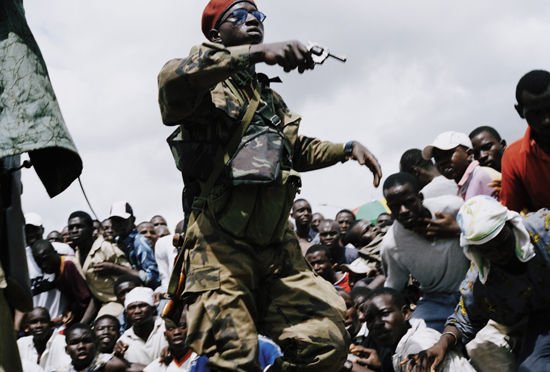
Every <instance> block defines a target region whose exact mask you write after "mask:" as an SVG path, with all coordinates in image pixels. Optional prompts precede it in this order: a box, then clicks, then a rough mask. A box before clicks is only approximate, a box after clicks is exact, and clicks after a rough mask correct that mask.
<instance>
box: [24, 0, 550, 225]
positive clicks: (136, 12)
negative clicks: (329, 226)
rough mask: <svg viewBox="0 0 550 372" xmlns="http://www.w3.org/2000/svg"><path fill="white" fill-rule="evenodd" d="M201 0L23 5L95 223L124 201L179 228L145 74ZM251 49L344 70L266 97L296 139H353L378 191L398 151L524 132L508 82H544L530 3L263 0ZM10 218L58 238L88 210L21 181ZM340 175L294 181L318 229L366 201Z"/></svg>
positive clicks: (321, 73)
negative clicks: (376, 170)
mask: <svg viewBox="0 0 550 372" xmlns="http://www.w3.org/2000/svg"><path fill="white" fill-rule="evenodd" d="M205 4H206V1H205V0H178V1H175V0H157V1H142V0H116V1H112V0H111V1H106V0H94V1H81V0H48V1H37V0H35V1H29V0H27V1H25V7H26V15H27V20H28V23H29V26H30V28H31V30H32V31H33V33H34V36H35V38H36V40H37V42H38V44H39V46H40V48H41V50H42V53H43V55H44V58H45V60H46V64H47V66H48V69H49V73H50V78H51V80H52V83H53V86H54V89H55V92H56V94H57V97H58V100H59V103H60V106H61V110H62V112H63V115H64V118H65V121H66V123H67V126H68V128H69V130H70V132H71V134H72V136H73V138H74V140H75V142H76V145H77V148H78V150H79V152H80V156H81V157H82V160H83V162H84V170H83V173H82V181H83V184H84V187H85V188H86V191H87V193H88V196H89V198H90V199H91V202H92V205H93V207H94V209H95V210H96V212H97V213H98V215H99V217H100V218H101V219H103V218H105V217H106V216H107V214H108V212H109V206H110V204H111V203H112V202H113V201H115V200H121V199H125V200H128V201H129V202H130V203H131V204H132V206H133V207H134V210H135V214H136V217H137V220H138V222H139V221H141V220H145V219H149V218H150V217H151V216H152V215H154V214H157V213H159V214H162V215H164V216H165V217H166V218H167V219H168V222H169V225H170V227H171V228H172V227H173V225H175V224H176V222H177V221H178V220H179V219H180V218H181V217H182V212H181V203H180V196H181V189H182V182H181V177H180V175H179V173H178V171H177V170H176V168H175V166H174V162H173V160H172V157H171V154H170V151H169V149H168V146H167V145H166V141H165V139H166V137H167V136H168V135H169V134H170V133H171V131H172V130H173V128H170V127H165V126H163V125H162V123H161V118H160V113H159V109H158V105H157V83H156V78H157V74H158V72H159V70H160V68H161V67H162V65H163V64H164V63H165V62H166V61H167V60H169V59H171V58H175V57H185V56H186V55H187V53H188V51H189V49H190V48H191V47H192V46H193V45H195V44H198V43H200V42H203V41H204V36H203V35H202V33H201V31H200V17H201V13H202V9H203V8H204V5H205ZM258 5H259V7H260V9H261V10H262V11H264V13H266V14H267V19H266V21H265V30H266V36H265V41H266V42H274V41H282V40H288V39H297V40H301V41H304V42H306V41H309V40H312V41H317V42H319V43H321V44H324V45H326V46H327V47H329V49H331V51H333V52H335V53H338V54H343V55H346V56H347V57H348V62H347V63H345V64H341V63H339V62H337V61H327V62H326V63H325V64H324V65H323V66H318V67H317V68H316V69H315V70H314V71H309V72H306V73H304V74H303V75H300V74H298V73H297V72H293V73H290V74H287V73H285V72H283V71H282V70H281V69H279V68H276V67H267V66H265V65H258V70H259V71H263V72H267V73H268V74H269V75H272V76H275V75H278V76H280V77H281V78H282V79H283V82H284V83H283V84H278V85H276V86H274V89H276V90H277V91H279V92H280V93H281V94H282V95H283V97H284V98H285V100H286V102H287V104H288V106H289V107H290V108H291V109H292V110H293V111H296V112H298V113H300V114H301V115H302V117H303V121H302V126H301V133H302V134H306V135H308V136H315V137H320V138H322V139H326V140H331V141H334V142H346V141H347V140H351V139H355V140H358V141H360V142H362V143H363V144H364V145H366V146H367V147H368V148H369V149H370V150H371V151H372V152H373V153H374V154H375V155H376V156H377V157H378V159H379V160H380V163H381V164H382V168H383V172H384V178H385V177H386V176H388V175H390V174H391V173H394V172H395V171H397V169H398V160H399V157H400V156H401V154H402V153H403V152H404V151H405V150H407V149H409V148H412V147H419V148H422V147H424V146H425V145H427V144H429V143H430V142H431V141H432V140H433V139H434V138H435V136H436V135H437V134H439V133H440V132H443V131H446V130H458V131H463V132H466V133H469V132H470V131H471V130H472V129H473V128H475V127H476V126H478V125H492V126H494V127H496V128H497V129H498V130H499V131H500V132H501V133H502V135H503V136H504V137H505V138H506V139H507V140H508V142H512V141H513V140H515V139H517V138H519V137H521V136H522V134H523V131H524V129H525V126H526V125H525V123H524V122H523V121H522V120H521V119H520V118H519V117H518V116H517V114H516V113H515V111H514V108H513V104H514V103H515V99H514V92H515V85H516V83H517V81H518V80H519V78H520V77H521V76H522V75H523V74H524V73H526V72H528V71H530V70H532V69H537V68H542V69H549V68H550V67H549V66H548V65H549V61H550V48H548V47H547V46H548V35H550V7H548V3H547V2H546V1H543V0H530V1H528V2H527V1H522V2H520V1H515V0H484V1H478V0H463V1H460V2H448V1H440V0H427V1H422V0H421V1H408V0H407V1H405V0H396V1H371V0H348V1H338V2H336V1H318V0H269V1H267V0H263V1H258ZM23 182H24V195H23V206H24V211H25V212H30V211H33V212H37V213H39V214H41V215H42V216H43V218H44V225H45V228H46V231H50V230H52V229H61V228H62V227H63V226H64V224H65V223H66V220H67V216H68V215H69V213H70V212H72V211H74V210H78V209H82V210H85V211H88V207H87V205H86V203H85V201H84V198H83V196H82V194H81V192H80V188H79V187H78V182H75V183H73V185H71V187H69V189H68V190H66V191H65V192H64V193H63V194H61V195H59V196H57V197H55V198H54V199H49V198H48V196H47V194H46V191H45V190H44V188H43V186H42V185H41V184H40V182H39V181H38V179H37V177H36V175H35V174H34V173H33V171H29V170H26V171H24V176H23ZM381 195H382V192H381V190H380V188H379V189H375V188H373V187H372V176H371V174H370V173H369V172H368V171H367V170H366V169H365V168H361V167H359V165H357V164H356V163H351V162H348V163H346V164H339V165H336V166H334V167H331V168H327V169H325V170H322V171H316V172H311V173H307V174H303V188H302V194H301V196H302V197H305V198H307V199H308V200H310V202H311V204H312V206H313V209H314V210H317V211H322V212H324V213H325V214H326V216H327V217H332V215H333V214H334V212H335V211H337V210H338V209H340V208H343V207H348V208H354V207H356V206H358V205H360V204H362V203H364V202H367V201H370V200H373V199H377V198H380V197H381Z"/></svg>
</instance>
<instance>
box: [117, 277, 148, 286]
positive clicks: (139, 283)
mask: <svg viewBox="0 0 550 372" xmlns="http://www.w3.org/2000/svg"><path fill="white" fill-rule="evenodd" d="M125 282H130V283H134V284H136V285H137V286H138V287H141V286H143V285H144V284H143V281H142V280H141V279H140V278H138V277H137V276H134V275H130V274H123V275H121V276H119V277H118V278H117V280H115V284H114V288H116V287H118V286H119V285H120V284H121V283H125Z"/></svg>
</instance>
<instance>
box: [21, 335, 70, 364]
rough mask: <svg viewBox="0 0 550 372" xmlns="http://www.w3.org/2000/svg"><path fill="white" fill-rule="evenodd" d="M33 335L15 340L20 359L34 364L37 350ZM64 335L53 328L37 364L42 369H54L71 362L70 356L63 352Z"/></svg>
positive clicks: (36, 358)
mask: <svg viewBox="0 0 550 372" xmlns="http://www.w3.org/2000/svg"><path fill="white" fill-rule="evenodd" d="M32 339H33V336H25V337H21V338H20V339H19V340H17V347H18V348H19V355H20V357H21V359H22V360H28V361H29V362H30V363H34V364H36V363H37V361H38V352H37V351H36V348H35V347H34V343H33V341H32ZM65 346H66V344H65V336H64V335H62V334H60V333H59V330H54V332H53V333H52V335H51V336H50V339H49V340H48V342H47V343H46V349H45V350H44V352H43V353H42V356H41V357H40V361H39V363H38V364H39V365H40V367H41V368H42V369H44V371H46V372H50V371H55V370H57V369H59V368H63V367H65V366H67V365H69V364H71V358H70V357H69V355H68V354H67V353H66V352H65Z"/></svg>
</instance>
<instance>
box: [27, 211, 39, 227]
mask: <svg viewBox="0 0 550 372" xmlns="http://www.w3.org/2000/svg"><path fill="white" fill-rule="evenodd" d="M25 225H32V226H36V227H41V226H42V217H40V215H39V214H38V213H33V212H31V213H27V214H25Z"/></svg>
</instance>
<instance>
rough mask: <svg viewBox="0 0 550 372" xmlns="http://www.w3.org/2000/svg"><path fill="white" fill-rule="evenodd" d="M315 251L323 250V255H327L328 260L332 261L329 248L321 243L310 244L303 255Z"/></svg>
mask: <svg viewBox="0 0 550 372" xmlns="http://www.w3.org/2000/svg"><path fill="white" fill-rule="evenodd" d="M317 252H325V255H326V256H327V258H328V260H329V261H332V254H330V248H329V247H327V246H326V245H323V244H314V245H312V246H311V247H309V248H308V249H307V251H306V254H305V255H304V256H307V255H308V254H314V253H317Z"/></svg>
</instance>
